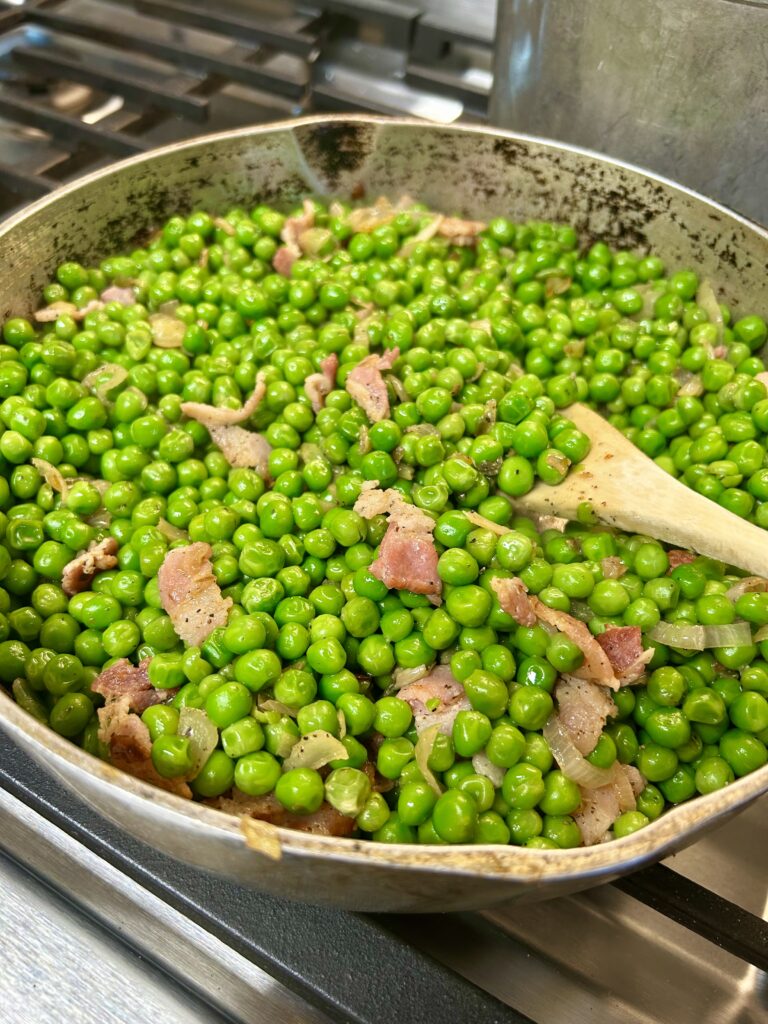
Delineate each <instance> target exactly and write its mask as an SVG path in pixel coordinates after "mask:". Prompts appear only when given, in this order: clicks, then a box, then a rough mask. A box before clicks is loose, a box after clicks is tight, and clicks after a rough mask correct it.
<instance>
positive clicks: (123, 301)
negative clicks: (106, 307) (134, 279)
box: [99, 284, 136, 306]
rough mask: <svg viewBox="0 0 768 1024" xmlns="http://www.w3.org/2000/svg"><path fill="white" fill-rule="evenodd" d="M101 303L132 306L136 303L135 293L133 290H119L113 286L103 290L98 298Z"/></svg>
mask: <svg viewBox="0 0 768 1024" xmlns="http://www.w3.org/2000/svg"><path fill="white" fill-rule="evenodd" d="M99 298H100V299H101V301H102V302H119V303H120V305H121V306H132V305H133V304H134V303H135V302H136V293H135V292H134V290H133V288H121V287H120V285H117V284H113V285H110V286H109V288H105V289H104V291H103V292H102V293H101V295H100V296H99Z"/></svg>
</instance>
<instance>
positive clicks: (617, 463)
mask: <svg viewBox="0 0 768 1024" xmlns="http://www.w3.org/2000/svg"><path fill="white" fill-rule="evenodd" d="M565 412H566V415H567V416H568V417H569V419H571V420H572V421H573V422H574V423H575V425H576V426H577V427H578V428H579V429H580V430H581V431H583V432H584V433H585V434H587V435H588V436H589V437H590V439H591V441H592V448H591V450H590V452H589V454H588V455H587V457H586V458H585V459H584V461H583V462H581V463H579V465H578V466H577V467H576V468H575V469H574V470H573V471H572V472H571V473H569V474H568V476H567V477H566V478H565V480H564V481H563V482H562V483H561V484H559V485H558V486H557V487H550V486H548V485H546V484H541V483H539V484H537V485H536V487H534V488H533V490H532V491H530V492H529V493H528V494H526V495H525V497H523V498H521V499H519V505H520V507H521V509H522V510H523V511H525V512H532V513H534V514H538V515H556V516H563V517H564V518H567V519H576V518H578V513H579V506H582V507H583V505H584V503H587V504H588V505H589V506H590V507H591V509H592V511H593V512H594V514H595V515H596V516H597V518H598V519H600V520H602V521H603V522H605V523H608V524H610V525H611V526H616V527H618V528H619V529H621V530H627V531H629V532H633V533H642V534H647V535H648V536H649V537H655V538H656V539H658V540H664V541H667V542H668V543H671V544H677V545H679V546H680V547H682V548H691V549H692V550H693V551H696V552H698V553H699V554H702V555H708V556H709V557H710V558H716V559H719V560H720V561H723V562H727V563H728V564H729V565H735V566H738V567H739V568H741V569H745V570H747V571H749V572H751V573H754V574H755V575H758V576H768V537H767V536H766V533H765V531H764V530H762V529H760V527H758V526H755V525H754V524H752V523H748V522H747V521H746V520H744V519H741V518H740V517H739V516H737V515H734V513H733V512H728V511H727V510H726V509H724V508H721V506H720V505H717V504H715V502H713V501H711V500H710V499H709V498H705V497H703V496H702V495H701V494H697V493H696V492H695V491H692V490H690V488H688V487H686V486H685V485H684V484H681V483H680V482H679V481H678V480H675V479H674V477H671V476H670V475H669V474H668V473H665V472H664V470H663V469H661V468H660V467H659V466H657V465H656V463H655V462H653V461H652V460H651V459H649V458H648V457H647V456H646V455H643V453H642V452H640V451H639V450H638V449H637V448H635V446H634V445H633V444H632V443H631V442H630V441H628V440H627V439H626V438H625V437H624V435H623V434H621V433H620V432H619V431H618V430H616V429H615V428H614V427H612V426H611V425H610V424H609V423H608V422H606V420H604V419H603V418H602V416H599V415H598V414H597V413H595V412H593V411H592V410H591V409H588V408H587V407H586V406H584V405H580V404H576V405H572V406H570V408H568V409H567V410H565Z"/></svg>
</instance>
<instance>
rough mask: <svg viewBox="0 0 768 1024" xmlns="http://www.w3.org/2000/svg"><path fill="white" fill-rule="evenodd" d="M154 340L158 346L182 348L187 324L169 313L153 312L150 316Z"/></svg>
mask: <svg viewBox="0 0 768 1024" xmlns="http://www.w3.org/2000/svg"><path fill="white" fill-rule="evenodd" d="M149 322H150V324H151V326H152V341H153V344H154V345H155V347H156V348H181V345H182V342H183V341H184V335H185V334H186V331H187V325H186V324H185V323H184V322H183V321H181V320H177V319H176V318H175V317H173V316H168V314H167V313H153V314H152V316H151V317H150V318H149Z"/></svg>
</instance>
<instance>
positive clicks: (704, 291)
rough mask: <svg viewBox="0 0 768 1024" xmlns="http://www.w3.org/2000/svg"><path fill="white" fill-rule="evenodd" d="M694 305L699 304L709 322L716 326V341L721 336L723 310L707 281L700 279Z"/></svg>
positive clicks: (720, 338)
mask: <svg viewBox="0 0 768 1024" xmlns="http://www.w3.org/2000/svg"><path fill="white" fill-rule="evenodd" d="M696 305H697V306H701V308H702V309H703V310H704V312H705V313H706V314H707V316H708V317H709V319H710V322H711V323H713V324H714V325H715V326H716V327H717V341H718V342H720V341H722V338H723V311H722V310H721V309H720V304H719V303H718V301H717V297H716V296H715V293H714V291H713V289H712V285H711V284H710V283H709V281H706V280H704V281H702V282H701V284H700V285H699V290H698V291H697V292H696Z"/></svg>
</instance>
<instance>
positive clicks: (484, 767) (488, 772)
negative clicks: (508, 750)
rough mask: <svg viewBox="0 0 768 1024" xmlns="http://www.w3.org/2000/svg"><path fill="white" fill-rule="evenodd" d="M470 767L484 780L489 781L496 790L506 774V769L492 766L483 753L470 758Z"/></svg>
mask: <svg viewBox="0 0 768 1024" xmlns="http://www.w3.org/2000/svg"><path fill="white" fill-rule="evenodd" d="M472 767H473V768H474V769H475V771H476V772H477V774H478V775H484V776H485V777H486V779H490V780H491V782H492V783H493V785H494V786H495V787H496V789H498V788H499V786H500V785H501V784H502V782H503V781H504V776H505V775H506V773H507V771H506V768H500V767H499V766H498V765H497V764H494V763H493V761H491V759H490V758H489V757H488V755H487V754H486V753H485V751H480V753H479V754H475V756H474V757H473V758H472Z"/></svg>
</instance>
